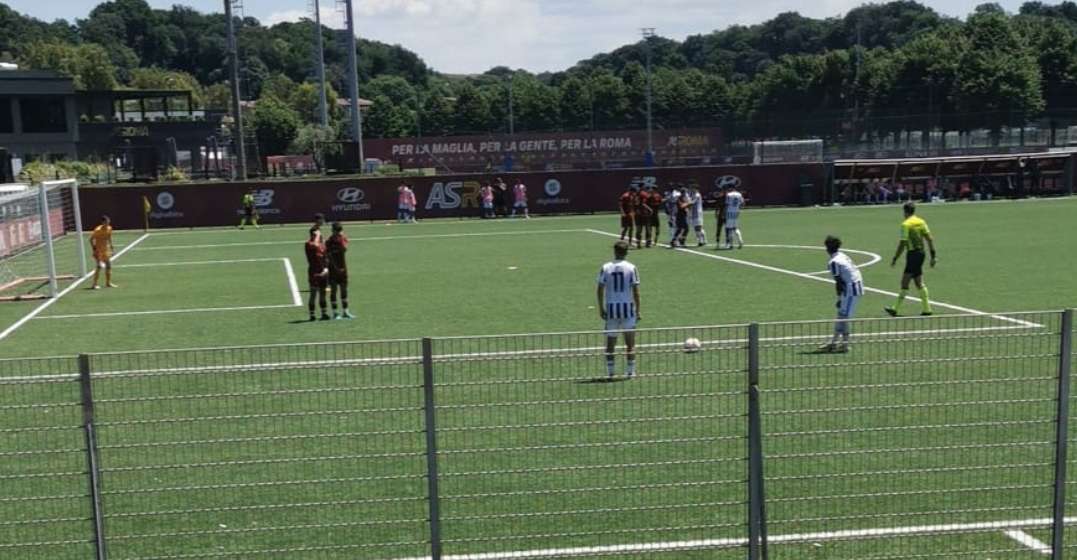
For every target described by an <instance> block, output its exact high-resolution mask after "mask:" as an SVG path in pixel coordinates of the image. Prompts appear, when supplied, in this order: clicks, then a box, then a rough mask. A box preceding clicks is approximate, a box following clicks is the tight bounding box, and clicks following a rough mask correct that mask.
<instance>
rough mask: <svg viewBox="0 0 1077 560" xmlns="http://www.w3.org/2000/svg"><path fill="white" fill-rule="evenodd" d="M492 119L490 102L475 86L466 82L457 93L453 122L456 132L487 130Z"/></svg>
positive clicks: (470, 132) (471, 132)
mask: <svg viewBox="0 0 1077 560" xmlns="http://www.w3.org/2000/svg"><path fill="white" fill-rule="evenodd" d="M490 121H491V117H490V103H489V102H488V101H487V100H486V97H485V96H483V95H482V93H481V92H479V90H478V89H477V88H476V87H475V86H473V85H471V84H469V83H466V82H465V83H464V84H463V85H461V86H460V87H459V90H458V91H457V93H456V116H455V119H454V122H453V128H454V130H455V132H456V133H457V134H474V133H482V132H486V131H487V130H489V128H490Z"/></svg>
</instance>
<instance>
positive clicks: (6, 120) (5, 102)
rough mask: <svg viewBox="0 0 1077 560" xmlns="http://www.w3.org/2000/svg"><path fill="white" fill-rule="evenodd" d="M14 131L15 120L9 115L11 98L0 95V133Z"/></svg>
mask: <svg viewBox="0 0 1077 560" xmlns="http://www.w3.org/2000/svg"><path fill="white" fill-rule="evenodd" d="M13 132H15V122H14V119H13V118H12V116H11V99H8V98H6V97H0V134H11V133H13Z"/></svg>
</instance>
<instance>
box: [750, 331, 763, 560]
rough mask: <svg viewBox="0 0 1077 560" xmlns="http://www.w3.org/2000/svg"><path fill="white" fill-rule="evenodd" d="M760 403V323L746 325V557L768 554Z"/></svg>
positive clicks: (755, 558)
mask: <svg viewBox="0 0 1077 560" xmlns="http://www.w3.org/2000/svg"><path fill="white" fill-rule="evenodd" d="M761 416H762V414H761V411H760V406H759V324H758V323H752V324H750V325H748V558H749V559H750V560H760V559H763V560H765V559H766V558H767V519H766V505H765V504H764V497H763V496H764V493H763V422H762V418H761Z"/></svg>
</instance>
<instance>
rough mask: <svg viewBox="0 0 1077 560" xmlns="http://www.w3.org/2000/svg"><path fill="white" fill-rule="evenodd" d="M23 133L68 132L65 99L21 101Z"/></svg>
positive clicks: (26, 99)
mask: <svg viewBox="0 0 1077 560" xmlns="http://www.w3.org/2000/svg"><path fill="white" fill-rule="evenodd" d="M19 109H20V110H19V114H20V115H21V116H22V131H23V132H25V133H40V132H67V111H66V107H65V106H64V98H63V97H56V96H51V97H50V96H43V97H34V98H26V97H23V98H21V99H19Z"/></svg>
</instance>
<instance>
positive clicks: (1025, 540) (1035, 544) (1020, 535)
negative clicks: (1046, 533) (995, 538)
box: [1005, 529, 1051, 554]
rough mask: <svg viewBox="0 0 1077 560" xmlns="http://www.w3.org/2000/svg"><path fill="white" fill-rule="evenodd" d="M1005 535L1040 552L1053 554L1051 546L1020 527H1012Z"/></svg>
mask: <svg viewBox="0 0 1077 560" xmlns="http://www.w3.org/2000/svg"><path fill="white" fill-rule="evenodd" d="M1005 535H1006V536H1007V537H1010V538H1011V539H1013V540H1015V541H1017V542H1019V543H1021V544H1023V545H1024V546H1027V547H1028V548H1031V549H1032V550H1035V551H1036V552H1039V553H1040V554H1051V547H1049V546H1047V544H1046V543H1044V542H1043V541H1041V540H1040V539H1037V538H1036V537H1033V536H1032V535H1030V534H1028V533H1026V532H1024V531H1022V530H1020V529H1010V530H1009V531H1006V532H1005Z"/></svg>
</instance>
